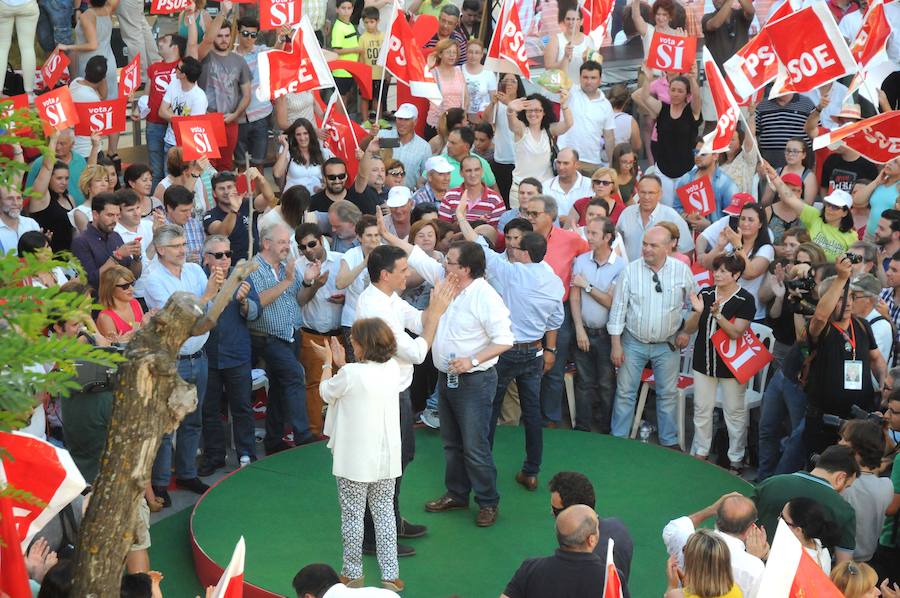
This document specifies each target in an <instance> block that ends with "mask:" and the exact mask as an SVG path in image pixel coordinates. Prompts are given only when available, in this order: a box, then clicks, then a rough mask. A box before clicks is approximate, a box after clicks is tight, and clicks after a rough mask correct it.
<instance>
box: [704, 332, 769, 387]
mask: <svg viewBox="0 0 900 598" xmlns="http://www.w3.org/2000/svg"><path fill="white" fill-rule="evenodd" d="M710 340H712V343H713V347H715V349H716V353H718V354H719V357H721V358H722V362H723V363H724V364H725V366H726V367H727V368H728V369H729V370H731V373H732V374H734V378H735V380H737V381H738V382H739V383H740V384H746V383H747V382H749V381H750V379H751V378H753V376H755V375H756V373H757V372H758V371H759V370H761V369H763V368H764V367H766V364H767V363H769V362H770V361H772V354H771V353H769V351H768V349H766V347H765V345H763V344H762V343H761V342H760V341H759V338H758V337H757V336H756V333H755V332H753V330H751V329H750V328H747V330H745V331H744V334H742V335H741V336H740V337H738V338H737V339H733V338H731V337H729V336H728V335H727V334H725V331H724V330H722V329H721V328H720V329H719V330H718V331H717V332H716V333H715V334H714V335H712V338H711V339H710Z"/></svg>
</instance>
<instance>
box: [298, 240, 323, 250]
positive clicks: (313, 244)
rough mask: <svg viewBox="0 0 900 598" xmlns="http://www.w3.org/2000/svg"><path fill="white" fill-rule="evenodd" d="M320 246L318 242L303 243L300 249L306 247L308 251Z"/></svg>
mask: <svg viewBox="0 0 900 598" xmlns="http://www.w3.org/2000/svg"><path fill="white" fill-rule="evenodd" d="M318 244H319V242H318V241H310V242H309V243H301V244H300V247H305V248H306V249H313V248H314V247H315V246H316V245H318Z"/></svg>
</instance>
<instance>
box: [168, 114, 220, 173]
mask: <svg viewBox="0 0 900 598" xmlns="http://www.w3.org/2000/svg"><path fill="white" fill-rule="evenodd" d="M172 127H173V129H174V132H175V137H176V138H177V141H178V144H179V146H180V147H181V152H182V158H183V159H184V161H185V162H189V161H191V160H199V159H200V158H209V159H210V160H215V159H217V158H220V157H221V156H222V154H221V152H220V151H219V144H220V143H221V142H220V141H218V140H217V138H216V133H215V130H214V129H213V127H212V125H211V124H210V123H209V121H206V120H203V119H197V118H194V117H191V116H185V117H184V118H182V119H180V120H178V121H176V122H174V123H172Z"/></svg>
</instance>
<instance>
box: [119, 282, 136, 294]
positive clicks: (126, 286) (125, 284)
mask: <svg viewBox="0 0 900 598" xmlns="http://www.w3.org/2000/svg"><path fill="white" fill-rule="evenodd" d="M133 286H134V281H133V280H132V281H131V282H123V283H122V284H117V285H116V288H119V289H122V290H123V291H127V290H128V289H130V288H131V287H133Z"/></svg>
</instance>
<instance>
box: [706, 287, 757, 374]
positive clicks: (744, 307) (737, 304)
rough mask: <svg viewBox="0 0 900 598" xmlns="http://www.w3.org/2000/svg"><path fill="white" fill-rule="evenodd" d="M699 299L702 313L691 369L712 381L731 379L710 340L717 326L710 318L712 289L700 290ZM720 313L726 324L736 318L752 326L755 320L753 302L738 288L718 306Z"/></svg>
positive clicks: (754, 302)
mask: <svg viewBox="0 0 900 598" xmlns="http://www.w3.org/2000/svg"><path fill="white" fill-rule="evenodd" d="M699 296H700V299H702V300H703V312H702V313H701V314H700V323H699V324H698V327H697V340H696V342H695V343H694V361H693V368H694V370H695V371H697V372H700V373H701V374H706V375H707V376H711V377H713V378H734V374H732V373H731V370H729V369H728V366H727V365H725V362H724V361H722V358H721V357H719V353H718V352H717V351H716V349H715V347H714V346H713V342H712V338H711V337H712V336H713V335H714V334H715V333H716V331H717V330H719V325H718V322H716V320H715V318H712V317H711V314H710V309H711V308H712V304H713V303H715V301H716V288H715V287H706V288H704V289H701V290H700V293H699ZM721 312H722V316H723V317H724V318H725V319H726V320H731V319H733V318H738V319H741V320H749V321H751V322H752V321H753V318H754V317H756V300H755V299H754V298H753V295H751V294H750V293H749V292H748V291H747V290H745V289H743V288H738V291H737V292H736V293H735V294H734V295H732V296H731V297H730V298H729V299H728V300H727V301H726V302H725V303H724V304H723V305H722V306H721Z"/></svg>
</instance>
